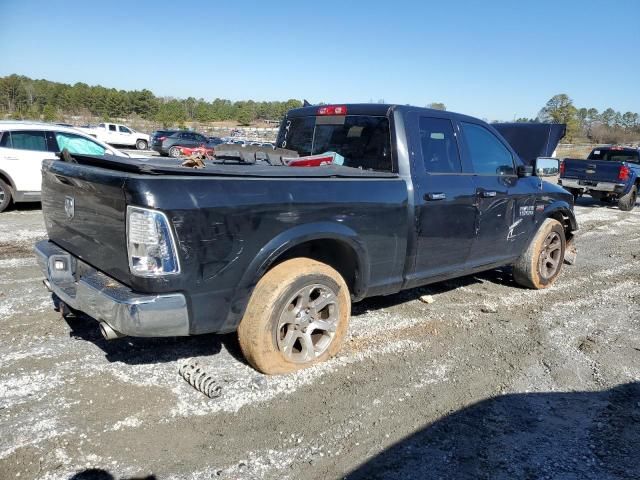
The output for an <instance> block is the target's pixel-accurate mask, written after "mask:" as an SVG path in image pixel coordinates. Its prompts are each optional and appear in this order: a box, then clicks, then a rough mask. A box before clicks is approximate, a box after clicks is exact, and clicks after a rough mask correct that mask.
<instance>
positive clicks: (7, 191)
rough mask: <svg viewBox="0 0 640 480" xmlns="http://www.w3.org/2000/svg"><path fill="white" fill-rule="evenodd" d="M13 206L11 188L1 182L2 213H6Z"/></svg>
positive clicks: (0, 204)
mask: <svg viewBox="0 0 640 480" xmlns="http://www.w3.org/2000/svg"><path fill="white" fill-rule="evenodd" d="M9 205H11V188H10V187H9V185H7V184H6V183H4V182H3V181H2V180H0V212H4V211H5V210H6V209H7V208H9Z"/></svg>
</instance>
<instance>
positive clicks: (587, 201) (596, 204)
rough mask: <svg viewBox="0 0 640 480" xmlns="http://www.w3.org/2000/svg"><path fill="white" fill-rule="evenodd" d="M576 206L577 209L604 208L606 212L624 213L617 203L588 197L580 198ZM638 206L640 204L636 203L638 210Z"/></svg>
mask: <svg viewBox="0 0 640 480" xmlns="http://www.w3.org/2000/svg"><path fill="white" fill-rule="evenodd" d="M575 204H576V206H577V207H590V208H602V209H606V210H617V211H619V212H621V211H622V210H620V209H619V208H618V203H617V202H601V201H600V200H596V199H595V198H592V197H590V196H588V195H586V196H584V197H580V198H578V199H577V200H576V203H575ZM638 206H639V204H638V203H636V207H635V208H638Z"/></svg>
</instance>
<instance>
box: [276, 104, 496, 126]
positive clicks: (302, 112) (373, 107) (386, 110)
mask: <svg viewBox="0 0 640 480" xmlns="http://www.w3.org/2000/svg"><path fill="white" fill-rule="evenodd" d="M329 106H344V107H346V109H347V115H381V116H382V115H388V114H390V113H391V112H392V111H395V110H402V111H419V112H423V113H427V114H428V113H430V114H431V115H437V116H439V117H448V118H454V117H455V118H456V119H458V120H471V121H475V122H478V121H482V120H480V119H478V118H474V117H470V116H468V115H464V114H462V113H456V112H450V111H448V110H434V109H432V108H424V107H415V106H413V105H399V104H394V103H331V104H327V105H310V106H308V107H302V108H295V109H293V110H289V112H287V117H290V118H291V117H309V116H313V115H317V113H318V109H319V108H321V107H329ZM483 123H484V122H483Z"/></svg>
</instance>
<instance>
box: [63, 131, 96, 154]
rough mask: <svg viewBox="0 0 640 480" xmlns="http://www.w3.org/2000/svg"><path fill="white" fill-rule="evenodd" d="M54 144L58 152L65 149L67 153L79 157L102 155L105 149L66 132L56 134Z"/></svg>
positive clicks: (86, 139)
mask: <svg viewBox="0 0 640 480" xmlns="http://www.w3.org/2000/svg"><path fill="white" fill-rule="evenodd" d="M56 142H57V143H58V149H59V151H62V150H64V149H65V148H66V149H67V150H69V153H77V154H79V155H104V152H105V150H106V149H105V148H104V147H103V146H102V145H100V144H98V143H96V142H94V141H92V140H89V139H88V138H84V137H81V136H80V135H75V134H73V133H67V132H56Z"/></svg>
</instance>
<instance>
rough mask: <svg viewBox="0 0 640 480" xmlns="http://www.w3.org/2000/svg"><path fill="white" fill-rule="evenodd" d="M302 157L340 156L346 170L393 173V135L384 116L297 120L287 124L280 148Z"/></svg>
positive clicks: (302, 118) (299, 118) (291, 120)
mask: <svg viewBox="0 0 640 480" xmlns="http://www.w3.org/2000/svg"><path fill="white" fill-rule="evenodd" d="M278 146H280V147H282V148H286V149H289V150H295V151H296V152H298V154H299V155H300V156H306V155H316V154H322V153H337V154H338V155H339V156H340V157H342V162H343V165H344V166H346V167H353V168H361V169H363V170H377V171H387V172H389V171H391V170H392V162H391V134H390V130H389V120H388V119H387V117H384V116H373V115H347V116H326V117H298V118H291V119H288V120H286V122H285V125H284V126H283V132H282V133H281V139H280V143H279V145H278Z"/></svg>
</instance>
